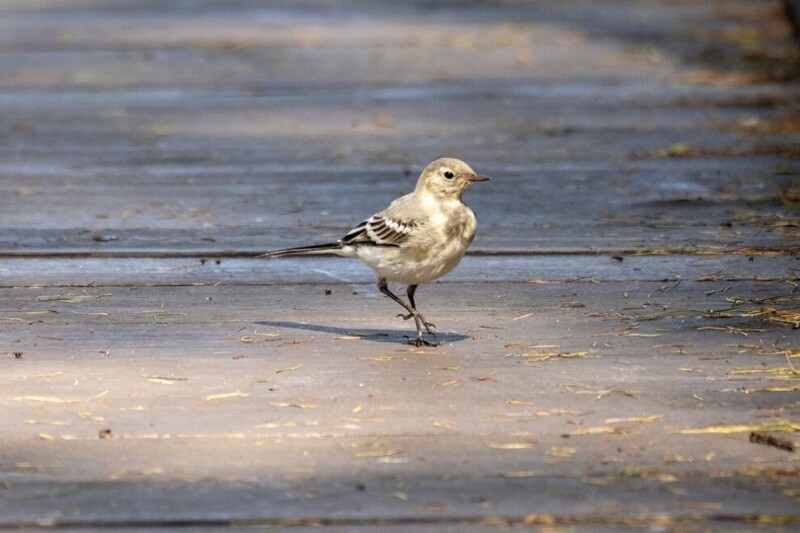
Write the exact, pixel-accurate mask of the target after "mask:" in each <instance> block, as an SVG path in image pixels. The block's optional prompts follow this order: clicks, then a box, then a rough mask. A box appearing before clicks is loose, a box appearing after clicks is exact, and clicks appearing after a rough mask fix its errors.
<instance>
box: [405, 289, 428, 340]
mask: <svg viewBox="0 0 800 533" xmlns="http://www.w3.org/2000/svg"><path fill="white" fill-rule="evenodd" d="M416 292H417V285H409V286H408V290H406V294H407V295H408V301H409V302H410V303H411V309H413V310H414V311H416V313H417V316H419V319H420V320H422V325H423V326H425V330H426V331H427V332H428V333H430V334H431V335H433V336H434V337H435V336H436V333H435V331H436V326H435V325H434V324H432V323H431V322H428V321H427V320H425V317H424V316H422V313H420V312H419V311H417V304H415V303H414V293H416ZM403 318H404V319H405V320H408V317H405V316H404V317H403Z"/></svg>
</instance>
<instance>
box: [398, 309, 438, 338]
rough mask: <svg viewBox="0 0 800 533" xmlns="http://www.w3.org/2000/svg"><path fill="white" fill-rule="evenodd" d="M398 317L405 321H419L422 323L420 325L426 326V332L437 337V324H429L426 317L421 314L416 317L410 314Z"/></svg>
mask: <svg viewBox="0 0 800 533" xmlns="http://www.w3.org/2000/svg"><path fill="white" fill-rule="evenodd" d="M397 316H399V317H401V318H402V319H403V320H410V319H412V318H413V319H415V320H417V319H418V320H419V321H420V323H421V324H422V325H423V326H425V331H427V332H428V333H430V334H431V335H433V336H434V337H435V336H436V324H434V323H433V322H428V321H427V320H425V317H424V316H422V315H421V314H420V313H417V314H416V316H414V313H408V314H407V315H404V314H403V313H400V314H399V315H397Z"/></svg>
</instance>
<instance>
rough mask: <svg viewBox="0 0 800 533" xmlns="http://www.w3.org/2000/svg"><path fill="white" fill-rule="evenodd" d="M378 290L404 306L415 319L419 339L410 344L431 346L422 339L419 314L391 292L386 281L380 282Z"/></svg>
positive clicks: (380, 280) (381, 280)
mask: <svg viewBox="0 0 800 533" xmlns="http://www.w3.org/2000/svg"><path fill="white" fill-rule="evenodd" d="M378 290H380V291H381V292H382V293H383V294H385V295H386V296H388V297H389V298H391V299H392V300H394V301H395V302H397V303H399V304H400V305H402V306H403V308H404V309H405V310H406V311H408V312H409V313H410V314H411V316H412V317H413V318H414V322H415V323H416V325H417V338H416V339H414V340H413V341H412V340H410V339H409V341H408V342H409V344H413V345H415V346H421V345H423V344H424V345H426V346H430V343H429V342H428V341H426V340H425V339H424V338H423V337H422V324H420V319H419V313H417V311H416V310H415V309H413V308H412V307H409V305H408V304H407V303H405V302H404V301H403V300H402V299H401V298H400V297H399V296H397V295H396V294H395V293H393V292H392V291H390V290H389V285H388V284H387V283H386V280H385V279H383V278H381V279H379V280H378Z"/></svg>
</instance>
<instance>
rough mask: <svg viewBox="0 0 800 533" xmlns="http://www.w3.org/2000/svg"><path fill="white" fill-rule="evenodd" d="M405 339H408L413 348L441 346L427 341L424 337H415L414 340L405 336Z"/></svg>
mask: <svg viewBox="0 0 800 533" xmlns="http://www.w3.org/2000/svg"><path fill="white" fill-rule="evenodd" d="M404 337H405V338H406V339H408V344H410V345H411V346H416V347H417V348H419V347H420V346H431V347H436V346H439V343H438V342H430V341H426V340H425V339H424V338H423V337H422V336H419V337H415V338H413V339H412V338H411V337H409V336H408V335H404Z"/></svg>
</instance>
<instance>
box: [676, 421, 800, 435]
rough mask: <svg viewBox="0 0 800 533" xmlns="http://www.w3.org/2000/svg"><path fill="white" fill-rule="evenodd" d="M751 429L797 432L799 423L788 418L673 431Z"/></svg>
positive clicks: (699, 432)
mask: <svg viewBox="0 0 800 533" xmlns="http://www.w3.org/2000/svg"><path fill="white" fill-rule="evenodd" d="M751 431H785V432H798V431H800V424H797V423H794V422H790V421H788V420H778V421H776V422H771V423H764V424H739V425H727V426H709V427H704V428H683V429H678V430H674V431H673V433H681V434H683V435H701V434H706V433H715V434H717V433H719V434H725V433H746V432H751Z"/></svg>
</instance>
